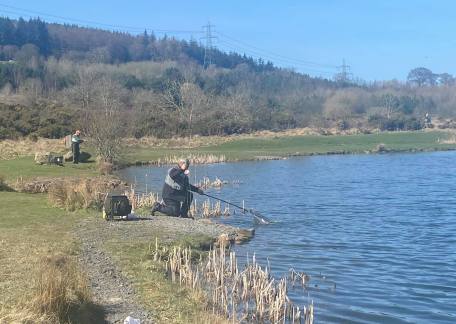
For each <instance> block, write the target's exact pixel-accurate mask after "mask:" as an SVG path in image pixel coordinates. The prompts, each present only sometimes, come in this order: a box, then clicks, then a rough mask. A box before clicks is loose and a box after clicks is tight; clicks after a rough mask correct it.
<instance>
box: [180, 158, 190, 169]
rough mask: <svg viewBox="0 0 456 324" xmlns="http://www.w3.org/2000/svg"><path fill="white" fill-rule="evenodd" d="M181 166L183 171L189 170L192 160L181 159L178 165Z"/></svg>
mask: <svg viewBox="0 0 456 324" xmlns="http://www.w3.org/2000/svg"><path fill="white" fill-rule="evenodd" d="M177 165H179V168H181V169H182V170H184V171H185V170H188V168H189V167H190V160H189V159H179V162H178V163H177Z"/></svg>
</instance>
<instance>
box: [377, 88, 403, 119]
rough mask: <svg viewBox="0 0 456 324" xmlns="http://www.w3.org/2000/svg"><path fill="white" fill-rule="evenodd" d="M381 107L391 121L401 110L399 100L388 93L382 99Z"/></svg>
mask: <svg viewBox="0 0 456 324" xmlns="http://www.w3.org/2000/svg"><path fill="white" fill-rule="evenodd" d="M380 100H381V105H382V107H383V108H384V109H385V115H386V118H387V119H391V115H392V114H393V113H394V112H395V111H396V110H397V109H398V108H399V100H398V98H397V97H396V96H394V95H393V94H391V93H386V94H384V95H382V97H381V99H380Z"/></svg>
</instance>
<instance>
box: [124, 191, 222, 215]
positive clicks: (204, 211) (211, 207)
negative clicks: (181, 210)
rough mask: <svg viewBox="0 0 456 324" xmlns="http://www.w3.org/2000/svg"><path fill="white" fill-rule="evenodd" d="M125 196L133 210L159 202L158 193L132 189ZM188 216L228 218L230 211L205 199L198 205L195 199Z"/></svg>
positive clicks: (217, 203)
mask: <svg viewBox="0 0 456 324" xmlns="http://www.w3.org/2000/svg"><path fill="white" fill-rule="evenodd" d="M125 195H126V196H127V197H128V199H129V200H130V202H131V205H132V209H133V210H137V209H145V208H151V207H152V206H153V205H154V203H155V202H159V201H160V199H159V196H158V193H154V192H148V193H136V192H135V190H134V189H133V188H132V189H130V190H129V191H126V192H125ZM189 214H190V216H192V217H194V218H211V217H222V216H230V215H231V211H230V208H229V206H228V205H226V206H223V207H222V205H221V203H220V202H219V201H218V202H215V203H212V202H211V200H210V199H206V200H204V201H203V202H201V203H200V202H199V201H197V200H196V199H195V200H194V201H193V203H192V205H191V206H190V210H189Z"/></svg>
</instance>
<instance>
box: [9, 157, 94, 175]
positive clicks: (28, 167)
mask: <svg viewBox="0 0 456 324" xmlns="http://www.w3.org/2000/svg"><path fill="white" fill-rule="evenodd" d="M0 175H3V176H4V177H5V179H6V180H7V181H15V180H17V179H18V178H24V179H28V178H33V177H64V176H94V175H97V170H96V165H95V163H94V162H90V163H80V164H72V163H65V165H64V166H57V165H39V164H36V163H35V162H34V161H33V157H32V156H26V157H20V158H16V159H13V160H0Z"/></svg>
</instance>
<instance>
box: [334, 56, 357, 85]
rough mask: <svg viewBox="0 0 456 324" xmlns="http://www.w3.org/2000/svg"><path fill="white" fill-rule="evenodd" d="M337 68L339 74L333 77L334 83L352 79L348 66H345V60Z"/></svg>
mask: <svg viewBox="0 0 456 324" xmlns="http://www.w3.org/2000/svg"><path fill="white" fill-rule="evenodd" d="M337 68H338V69H339V70H340V72H339V73H337V74H336V75H335V77H334V78H335V79H336V81H339V82H349V81H350V80H351V79H352V77H353V74H352V73H351V72H350V65H347V64H346V63H345V59H343V60H342V65H340V66H338V67H337Z"/></svg>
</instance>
